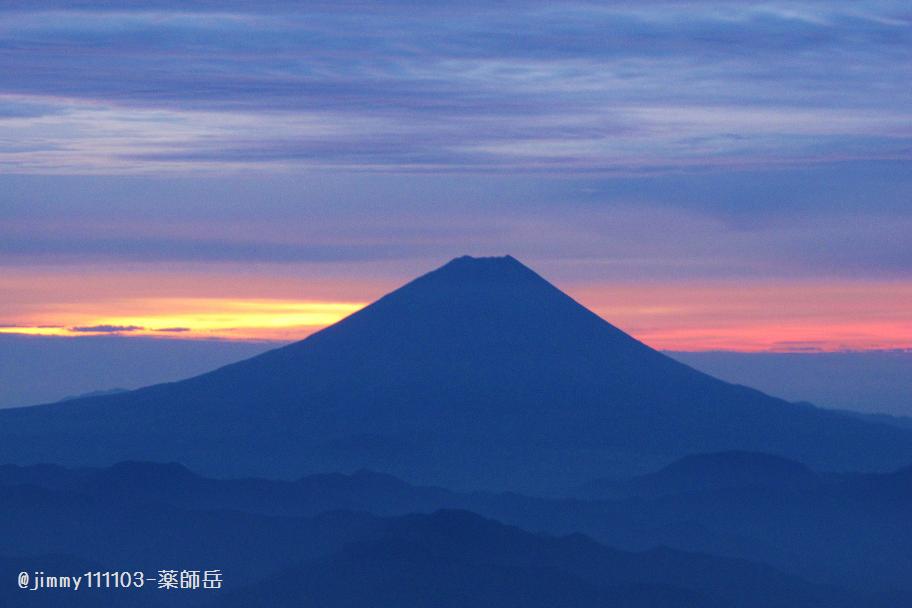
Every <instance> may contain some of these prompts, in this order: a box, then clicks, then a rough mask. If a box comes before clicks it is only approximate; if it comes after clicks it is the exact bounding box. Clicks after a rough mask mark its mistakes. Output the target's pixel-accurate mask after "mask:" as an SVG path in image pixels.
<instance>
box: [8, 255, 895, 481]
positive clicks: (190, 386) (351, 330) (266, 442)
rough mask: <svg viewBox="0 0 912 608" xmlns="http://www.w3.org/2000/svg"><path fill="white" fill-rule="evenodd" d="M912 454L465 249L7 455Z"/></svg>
mask: <svg viewBox="0 0 912 608" xmlns="http://www.w3.org/2000/svg"><path fill="white" fill-rule="evenodd" d="M718 450H749V451H761V452H766V453H770V454H777V455H781V456H786V457H791V458H796V459H798V460H800V461H802V462H806V463H808V464H809V465H811V466H814V467H817V468H825V469H833V470H840V469H844V470H848V469H856V468H862V469H868V470H888V469H891V468H895V467H897V466H900V465H901V464H904V463H906V462H909V461H912V432H910V431H906V430H903V429H899V428H895V427H891V426H887V425H880V424H876V423H869V422H864V421H860V420H853V419H851V418H848V417H846V416H841V415H837V414H834V413H831V412H828V411H825V410H818V409H815V408H813V407H808V406H797V405H794V404H791V403H787V402H785V401H782V400H779V399H775V398H772V397H769V396H767V395H764V394H762V393H760V392H758V391H754V390H751V389H749V388H746V387H742V386H735V385H731V384H727V383H725V382H721V381H719V380H716V379H713V378H711V377H709V376H707V375H705V374H702V373H699V372H697V371H695V370H693V369H691V368H689V367H687V366H685V365H683V364H680V363H677V362H675V361H673V360H672V359H670V358H668V357H666V356H664V355H662V354H660V353H658V352H656V351H655V350H653V349H651V348H648V347H647V346H645V345H643V344H641V343H640V342H638V341H636V340H634V339H633V338H631V337H630V336H628V335H627V334H625V333H623V332H622V331H620V330H618V329H617V328H615V327H613V326H612V325H610V324H608V323H606V322H605V321H604V320H602V319H601V318H599V317H598V316H596V315H595V314H593V313H591V312H589V311H588V310H586V309H585V308H584V307H582V306H581V305H579V304H578V303H576V302H575V301H573V300H572V299H571V298H569V297H568V296H566V295H565V294H563V293H562V292H560V291H559V290H557V289H556V288H554V287H553V286H552V285H550V284H549V283H548V282H547V281H545V280H544V279H542V278H541V277H539V276H538V275H537V274H535V273H534V272H532V271H531V270H529V269H528V268H527V267H525V266H523V265H522V264H520V263H519V262H517V261H516V260H515V259H513V258H511V257H509V256H508V257H503V258H477V259H476V258H469V257H463V258H458V259H455V260H453V261H451V262H450V263H448V264H446V265H445V266H443V267H442V268H440V269H438V270H436V271H434V272H431V273H429V274H427V275H424V276H422V277H420V278H418V279H416V280H414V281H412V282H411V283H409V284H408V285H406V286H404V287H402V288H400V289H398V290H396V291H394V292H392V293H391V294H389V295H387V296H385V297H383V298H381V299H380V300H378V301H377V302H375V303H373V304H372V305H370V306H368V307H366V308H365V309H363V310H361V311H359V312H357V313H355V314H353V315H351V316H350V317H348V318H346V319H344V320H342V321H340V322H339V323H337V324H335V325H333V326H331V327H328V328H326V329H324V330H323V331H320V332H318V333H316V334H314V335H312V336H310V337H308V338H307V339H305V340H303V341H301V342H297V343H295V344H291V345H289V346H286V347H283V348H279V349H276V350H273V351H270V352H268V353H265V354H263V355H260V356H257V357H254V358H252V359H249V360H246V361H242V362H240V363H236V364H233V365H229V366H227V367H223V368H221V369H219V370H216V371H214V372H211V373H208V374H204V375H202V376H198V377H195V378H191V379H189V380H185V381H182V382H175V383H170V384H162V385H157V386H152V387H149V388H145V389H140V390H136V391H131V392H127V393H121V394H114V395H107V396H99V397H91V398H84V399H75V400H72V401H68V402H65V403H57V404H49V405H44V406H35V407H29V408H18V409H14V410H4V411H0V461H6V462H17V463H33V462H42V461H45V462H58V463H63V464H70V465H107V464H111V463H113V462H117V461H120V460H124V459H139V460H159V461H180V462H182V463H185V464H187V465H189V466H191V467H193V468H194V469H196V470H200V471H203V472H206V473H213V474H217V475H235V476H236V475H260V476H267V477H277V476H278V477H286V478H287V477H291V476H293V475H299V474H300V473H302V472H312V473H317V472H324V471H338V470H353V469H357V468H370V469H374V470H377V471H383V472H388V473H391V474H395V475H397V476H399V477H401V478H404V479H407V480H409V481H412V482H419V483H424V484H434V485H445V486H448V487H457V488H493V489H506V488H512V489H517V490H525V491H541V490H553V489H555V488H562V487H568V486H570V485H573V484H580V483H584V482H586V481H588V480H591V479H595V478H599V477H605V476H610V475H617V474H624V475H627V474H631V473H636V472H646V471H647V470H649V469H654V468H656V467H658V466H660V465H662V464H666V463H668V462H670V461H671V460H673V459H675V458H678V457H681V456H683V455H686V454H688V453H693V452H706V451H718Z"/></svg>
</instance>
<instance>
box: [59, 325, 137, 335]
mask: <svg viewBox="0 0 912 608" xmlns="http://www.w3.org/2000/svg"><path fill="white" fill-rule="evenodd" d="M143 329H145V328H144V327H139V326H138V325H88V326H82V327H71V328H70V329H69V330H70V331H75V332H79V333H101V334H114V333H122V332H131V331H142V330H143Z"/></svg>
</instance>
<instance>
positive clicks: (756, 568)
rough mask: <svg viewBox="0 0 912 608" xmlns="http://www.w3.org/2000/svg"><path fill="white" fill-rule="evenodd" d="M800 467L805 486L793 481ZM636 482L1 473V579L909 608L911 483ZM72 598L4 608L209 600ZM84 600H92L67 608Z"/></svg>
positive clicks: (726, 464) (701, 460) (342, 594)
mask: <svg viewBox="0 0 912 608" xmlns="http://www.w3.org/2000/svg"><path fill="white" fill-rule="evenodd" d="M786 470H787V471H792V472H793V474H792V475H790V476H787V477H785V478H782V479H780V478H779V477H778V475H777V472H781V471H786ZM622 485H623V486H624V487H625V488H626V491H627V492H628V493H629V497H628V498H625V499H623V500H613V501H583V500H567V499H542V498H530V497H525V496H521V495H518V494H513V493H498V494H489V493H471V494H460V493H455V492H450V491H447V490H444V489H440V488H422V487H416V486H411V485H409V484H406V483H403V482H402V481H399V480H397V479H395V478H392V477H390V476H387V475H381V474H377V473H371V472H367V471H362V472H358V473H356V474H353V475H338V474H332V475H314V476H308V477H304V478H302V479H300V480H296V481H269V480H262V479H237V480H216V479H208V478H205V477H201V476H199V475H196V474H194V473H192V472H191V471H189V470H187V469H186V468H185V467H182V466H179V465H175V464H151V463H138V462H127V463H120V464H117V465H115V466H113V467H110V468H105V469H66V468H63V467H59V466H50V465H41V466H30V467H17V466H9V465H6V466H0V539H2V544H0V547H2V551H0V575H2V578H3V580H13V578H14V577H15V576H16V574H17V573H18V572H19V571H21V570H22V569H23V568H26V569H28V568H31V569H34V570H43V571H47V572H50V571H52V570H51V569H52V568H55V569H56V570H53V571H54V572H56V573H62V572H65V573H73V574H79V573H81V572H84V571H86V570H89V569H91V570H97V569H102V570H105V569H111V568H115V569H122V568H123V567H125V566H128V567H129V568H130V569H131V570H133V569H143V570H146V571H149V573H150V574H154V573H155V572H156V571H157V570H158V569H160V568H167V567H171V566H172V565H180V567H187V566H189V565H194V564H195V565H197V566H206V567H219V568H221V569H223V570H224V572H225V580H226V587H225V592H226V594H227V595H226V597H224V598H222V599H224V603H215V604H213V605H214V606H222V605H227V606H244V607H248V606H269V607H274V606H285V605H287V606H357V605H364V606H395V607H396V608H404V607H406V606H427V607H434V608H436V607H437V606H453V607H457V606H458V607H463V606H600V605H612V606H625V607H633V606H654V607H657V606H693V607H701V608H708V607H710V606H744V607H747V606H756V607H757V608H760V607H763V608H769V607H770V606H781V607H785V606H789V607H794V608H807V607H809V606H821V607H823V606H826V607H827V608H833V607H835V606H846V607H849V606H852V607H854V606H871V607H873V606H884V607H888V606H889V607H891V608H892V607H893V606H904V605H908V604H909V602H910V601H912V595H910V594H912V576H910V573H912V564H910V563H909V560H908V555H909V554H908V547H909V546H910V542H912V528H910V527H909V525H908V507H909V504H910V503H912V469H905V470H900V471H897V472H895V473H892V474H883V475H841V476H836V475H819V474H816V473H814V472H812V471H810V470H808V469H806V468H804V467H801V465H798V464H797V463H789V462H787V461H782V460H781V459H778V458H773V457H769V456H764V455H762V454H754V455H747V454H736V453H723V454H708V455H701V456H695V457H688V458H686V459H684V460H681V461H679V462H677V463H674V464H672V465H671V466H669V467H667V468H665V469H663V470H662V471H660V472H658V473H656V474H651V475H649V476H645V477H642V478H637V479H633V480H629V481H628V482H627V483H626V484H622ZM682 487H683V488H684V490H683V491H682V489H681V488H682ZM469 511H472V512H475V513H478V514H480V515H481V516H484V518H482V517H480V516H478V515H472V514H470V513H469ZM485 518H494V519H496V520H499V521H501V522H504V523H505V524H511V525H513V526H520V527H521V528H523V529H525V530H526V531H523V530H520V529H518V528H513V527H509V526H505V525H503V524H500V523H496V522H495V521H492V520H490V519H485ZM536 530H541V531H545V532H547V533H548V534H547V535H543V534H537V533H530V532H529V531H536ZM837 532H838V533H837ZM571 533H574V534H572V535H571V536H566V535H568V534H571ZM580 533H583V534H585V535H587V536H586V537H584V536H582V534H580ZM239 539H243V540H242V542H239ZM593 539H594V540H593ZM596 541H598V542H596ZM600 543H606V545H612V546H614V547H617V548H616V549H610V548H608V546H605V545H602V544H600ZM712 554H715V555H716V556H713V555H712ZM4 555H6V556H7V557H8V558H9V559H7V560H4V559H3V556H4ZM723 555H724V556H727V557H720V556H723ZM64 556H69V557H66V558H64ZM732 557H738V558H741V559H731V558H732ZM68 563H69V564H72V563H75V564H80V563H91V564H93V565H92V566H91V567H89V566H87V565H86V566H79V565H68ZM764 563H766V564H770V565H772V566H774V567H770V566H769V565H764ZM891 589H892V590H893V591H892V593H891V592H890V590H891ZM58 596H59V594H56V595H55V594H51V595H38V594H28V593H24V592H21V591H20V590H19V589H18V588H16V587H15V586H13V585H10V586H8V587H6V586H4V587H2V588H0V605H4V606H5V605H7V604H4V603H3V602H4V598H9V605H13V606H19V605H23V606H27V605H38V606H48V605H50V606H59V605H67V606H69V605H71V603H72V605H89V606H102V605H104V606H121V605H127V604H124V603H122V602H123V600H127V599H129V600H133V601H136V602H137V605H147V604H146V603H144V602H146V601H149V604H148V605H168V606H175V605H185V604H186V605H196V604H197V603H198V602H197V600H200V599H214V598H209V597H208V596H205V595H203V596H201V595H200V594H192V593H191V594H187V593H184V594H173V595H165V596H162V595H161V594H160V593H159V594H157V595H156V591H155V590H154V589H152V590H147V591H144V592H143V593H139V594H137V593H127V594H121V595H119V596H114V597H116V598H117V599H119V600H121V602H115V601H113V599H111V598H107V599H105V600H104V601H102V600H101V599H100V598H101V597H107V596H99V595H97V594H96V595H87V594H85V593H80V594H76V595H72V594H71V597H72V600H71V601H69V602H64V601H63V600H62V599H60V598H59V597H58ZM561 597H563V598H564V601H558V598H561ZM29 598H31V599H33V600H35V602H34V603H27V602H24V601H23V600H25V599H29ZM88 598H92V599H93V600H95V603H86V604H76V603H73V602H74V601H75V600H87V599H88ZM152 600H157V602H158V603H155V602H153V601H152ZM55 602H56V603H55ZM129 605H133V604H129Z"/></svg>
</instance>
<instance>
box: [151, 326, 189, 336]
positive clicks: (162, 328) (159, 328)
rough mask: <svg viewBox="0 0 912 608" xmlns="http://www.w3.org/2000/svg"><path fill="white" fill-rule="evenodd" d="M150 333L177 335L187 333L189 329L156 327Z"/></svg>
mask: <svg viewBox="0 0 912 608" xmlns="http://www.w3.org/2000/svg"><path fill="white" fill-rule="evenodd" d="M152 331H161V332H167V333H176V334H177V333H184V332H188V331H190V328H189V327H158V328H155V329H153V330H152Z"/></svg>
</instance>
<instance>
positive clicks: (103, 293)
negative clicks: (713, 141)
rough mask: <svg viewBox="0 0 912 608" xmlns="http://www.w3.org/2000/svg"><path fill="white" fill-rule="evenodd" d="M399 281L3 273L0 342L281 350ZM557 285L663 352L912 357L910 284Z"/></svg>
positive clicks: (279, 276) (98, 272) (100, 271)
mask: <svg viewBox="0 0 912 608" xmlns="http://www.w3.org/2000/svg"><path fill="white" fill-rule="evenodd" d="M401 282H402V280H401V279H389V280H379V279H375V280H372V281H363V280H360V279H358V278H357V277H355V278H352V279H349V280H342V279H339V278H334V277H323V278H318V279H313V278H311V279H304V278H299V277H288V276H287V275H284V274H281V273H279V274H276V275H275V276H271V277H270V276H265V275H250V276H248V277H244V278H243V279H240V280H239V279H238V276H237V274H232V273H231V272H226V273H225V274H223V275H219V274H218V273H212V272H211V270H210V271H208V272H205V273H199V274H197V275H193V274H190V273H186V274H170V273H167V272H164V273H162V272H159V273H155V272H149V271H146V272H132V273H129V274H111V273H110V272H106V271H105V270H104V269H97V270H95V271H91V270H88V271H87V270H85V269H83V271H82V272H80V273H78V274H77V273H74V272H72V271H66V272H63V271H60V270H56V271H55V270H51V269H48V270H47V271H45V272H44V273H43V274H40V273H39V274H36V273H34V272H32V273H28V274H26V273H18V274H17V273H13V272H11V273H6V275H5V276H0V291H2V292H3V294H4V296H3V301H2V302H0V306H2V309H0V333H6V334H29V335H44V336H70V337H75V336H87V335H111V334H116V335H122V336H146V337H148V336H154V337H158V338H171V339H227V340H258V341H281V342H287V341H291V340H298V339H301V338H304V337H306V336H307V335H309V334H311V333H313V332H315V331H317V330H319V329H321V328H323V327H325V326H327V325H330V324H332V323H335V322H336V321H338V320H340V319H342V318H343V317H346V316H348V315H350V314H352V313H353V312H355V311H357V310H359V309H360V308H362V307H363V306H364V305H365V304H366V303H367V302H370V301H373V300H374V299H376V298H377V297H379V296H381V295H382V294H383V293H385V292H387V291H390V290H391V289H394V288H395V287H396V286H398V285H399V284H401ZM556 283H557V285H558V287H561V288H562V289H564V290H565V291H566V292H567V293H569V294H570V295H571V296H573V297H574V298H576V299H577V300H578V301H579V302H581V303H582V304H583V305H585V306H587V307H588V308H590V309H591V310H593V311H595V312H596V313H598V314H599V315H600V316H602V317H603V318H604V319H606V320H607V321H609V322H611V323H613V324H614V325H616V326H618V327H620V328H621V329H623V330H624V331H626V332H628V333H630V334H631V335H633V336H634V337H636V338H637V339H639V340H642V341H643V342H645V343H647V344H649V345H650V346H652V347H654V348H658V349H662V350H680V351H700V350H734V351H778V352H795V351H799V352H800V351H841V350H881V349H912V284H906V283H901V282H889V281H882V282H861V281H856V282H850V281H844V282H836V281H830V282H824V281H816V282H813V281H806V282H797V281H795V282H775V281H767V282H760V281H758V282H754V283H744V282H734V281H715V282H704V283H696V282H687V283H684V282H680V283H662V284H659V283H611V284H607V283H605V284H592V283H588V284H579V283H576V284H573V283H571V284H569V285H568V284H562V283H561V282H560V281H556ZM93 328H94V330H93Z"/></svg>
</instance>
